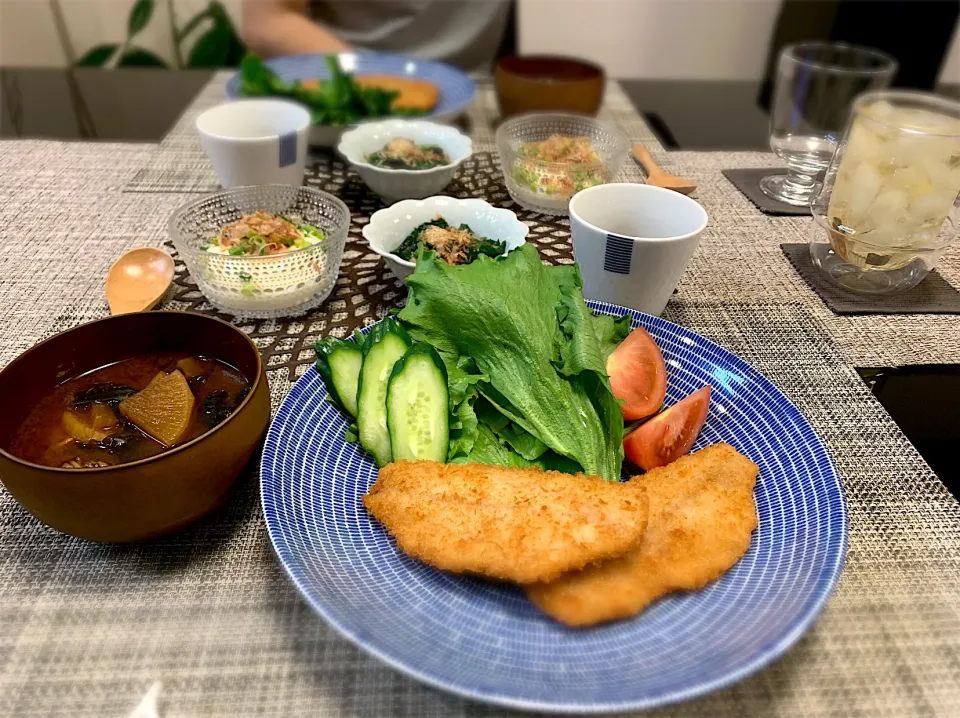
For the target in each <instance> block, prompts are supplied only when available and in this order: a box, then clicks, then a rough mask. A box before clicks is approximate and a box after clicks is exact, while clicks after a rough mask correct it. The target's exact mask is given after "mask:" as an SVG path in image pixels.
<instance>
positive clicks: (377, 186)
mask: <svg viewBox="0 0 960 718" xmlns="http://www.w3.org/2000/svg"><path fill="white" fill-rule="evenodd" d="M398 137H403V138H405V139H408V140H410V141H411V142H413V143H414V144H417V145H436V146H437V147H440V148H442V149H443V151H444V152H446V153H447V155H449V157H450V160H451V162H450V164H448V165H441V166H439V167H432V168H431V169H428V170H407V169H390V168H387V167H376V166H374V165H372V164H370V163H369V162H368V161H367V156H368V155H369V154H370V153H371V152H376V151H377V150H380V149H383V146H384V145H386V144H387V143H389V142H391V141H393V140H395V139H397V138H398ZM337 149H338V150H339V151H340V154H342V155H343V156H344V157H345V158H346V160H347V161H348V162H349V163H350V164H351V165H352V166H353V168H354V169H355V170H356V171H357V174H359V175H360V177H361V179H363V181H364V182H366V183H367V186H368V187H369V188H370V189H372V190H373V191H374V192H376V193H377V194H378V195H380V197H382V198H383V199H384V200H386V201H388V202H396V201H397V200H401V199H423V198H424V197H430V196H431V195H435V194H437V192H440V191H441V190H442V189H443V188H444V187H446V186H447V185H448V184H450V180H452V179H453V176H454V175H455V174H456V173H457V169H458V168H459V167H460V164H461V163H462V162H463V161H464V160H466V159H468V158H469V157H470V155H471V154H473V143H472V142H471V141H470V138H469V137H467V136H466V135H465V134H463V133H462V132H460V131H459V130H458V129H457V128H455V127H450V126H448V125H440V124H437V123H436V122H427V121H426V120H383V121H381V122H367V123H365V124H362V125H360V126H358V127H356V128H354V129H352V130H349V131H348V132H344V133H343V136H342V137H341V138H340V144H339V145H338V147H337Z"/></svg>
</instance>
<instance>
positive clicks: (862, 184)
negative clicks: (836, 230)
mask: <svg viewBox="0 0 960 718" xmlns="http://www.w3.org/2000/svg"><path fill="white" fill-rule="evenodd" d="M880 180H881V177H880V173H879V172H878V171H877V169H876V168H875V167H874V166H872V165H871V164H870V163H868V162H861V163H860V164H859V165H858V166H857V168H856V169H855V170H854V172H853V174H852V175H851V177H850V182H849V184H848V186H846V187H844V188H843V190H845V191H844V192H843V194H845V195H846V196H847V205H848V206H849V208H850V212H849V216H844V217H843V220H844V223H845V224H847V225H848V226H851V227H853V228H854V229H857V228H858V227H857V225H858V224H859V223H860V222H862V220H863V218H864V215H865V214H866V212H867V210H868V209H869V208H870V205H871V204H872V203H873V200H874V199H875V198H876V196H877V192H879V191H880ZM838 189H839V188H838Z"/></svg>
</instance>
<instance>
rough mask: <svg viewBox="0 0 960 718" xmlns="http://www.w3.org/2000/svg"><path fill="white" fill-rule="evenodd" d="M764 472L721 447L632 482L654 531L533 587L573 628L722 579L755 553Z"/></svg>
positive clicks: (533, 595)
mask: <svg viewBox="0 0 960 718" xmlns="http://www.w3.org/2000/svg"><path fill="white" fill-rule="evenodd" d="M757 472H758V468H757V465H756V464H754V463H753V462H752V461H750V459H748V458H747V457H745V456H743V455H742V454H740V453H738V452H737V450H736V449H734V448H733V447H732V446H730V445H729V444H714V445H712V446H708V447H707V448H705V449H702V450H700V451H698V452H696V453H694V454H689V455H687V456H684V457H682V458H680V459H677V460H676V461H674V462H673V463H672V464H668V465H667V466H663V467H660V468H657V469H653V470H651V471H648V472H647V473H646V474H644V475H643V476H638V477H636V478H634V479H632V480H631V481H630V482H629V483H631V484H632V483H640V484H642V485H643V486H645V487H646V489H647V496H648V498H649V501H650V508H649V514H650V515H649V520H648V522H647V530H646V533H645V535H644V537H643V540H642V541H641V542H640V544H639V546H638V547H637V548H635V549H633V550H632V551H630V552H629V553H627V554H625V555H624V556H621V557H620V558H615V559H612V560H609V561H604V562H603V563H600V564H597V565H594V566H590V567H588V568H585V569H583V570H582V571H573V572H571V573H568V574H565V575H564V576H561V577H560V578H559V579H557V580H556V581H553V582H550V583H537V584H535V585H532V586H527V587H526V589H527V595H528V596H529V597H530V599H531V600H532V601H533V602H534V604H535V605H536V606H537V607H538V608H540V609H541V610H542V611H544V612H545V613H547V614H549V615H550V616H552V617H553V618H555V619H557V620H558V621H560V622H562V623H565V624H567V625H569V626H591V625H593V624H596V623H602V622H604V621H612V620H615V619H618V618H627V617H629V616H634V615H636V614H638V613H640V611H642V610H643V609H644V608H646V607H647V605H649V604H650V603H651V602H652V601H654V600H655V599H657V598H659V597H660V596H663V595H666V594H668V593H672V592H674V591H681V590H684V591H693V590H695V589H698V588H701V587H702V586H705V585H706V584H708V583H710V582H711V581H714V580H715V579H718V578H720V576H722V575H723V574H724V573H725V572H726V571H727V570H728V569H729V568H730V567H731V566H733V565H734V564H735V563H736V562H737V561H739V560H740V558H741V557H742V556H743V555H744V554H745V553H746V552H747V549H748V548H750V541H751V535H752V533H753V530H754V529H755V528H756V527H757V511H756V506H755V504H754V498H753V487H754V484H755V483H756V479H757Z"/></svg>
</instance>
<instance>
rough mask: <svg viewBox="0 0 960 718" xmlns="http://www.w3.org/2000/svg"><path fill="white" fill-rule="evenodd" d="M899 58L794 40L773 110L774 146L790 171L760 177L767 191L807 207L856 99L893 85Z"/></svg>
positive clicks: (783, 60)
mask: <svg viewBox="0 0 960 718" xmlns="http://www.w3.org/2000/svg"><path fill="white" fill-rule="evenodd" d="M896 70H897V62H896V60H894V59H893V58H892V57H890V56H889V55H885V54H883V53H882V52H879V51H877V50H871V49H869V48H865V47H857V46H854V45H842V44H837V43H828V42H804V43H800V44H798V45H789V46H787V47H785V48H784V49H783V51H782V52H781V53H780V62H779V66H778V70H777V80H776V86H775V90H774V97H773V109H772V110H771V112H770V147H771V149H773V151H774V152H775V153H776V154H777V156H778V157H780V158H781V159H782V160H784V161H785V162H786V163H787V174H785V175H784V174H777V175H770V176H767V177H764V178H763V179H761V180H760V189H761V190H763V192H764V194H766V195H769V196H770V197H773V198H774V199H776V200H779V201H780V202H785V203H787V204H791V205H796V206H800V207H805V206H807V205H808V204H809V203H810V199H811V197H812V196H813V194H814V192H815V190H816V182H817V175H818V174H819V173H820V172H822V171H823V170H824V169H826V167H827V165H828V164H829V163H830V158H831V157H832V156H833V151H834V150H835V149H836V146H837V137H838V136H839V135H840V132H841V130H843V127H844V125H845V124H846V121H847V115H848V113H849V111H850V104H851V103H852V102H853V100H854V98H855V97H856V96H857V95H859V94H861V93H862V92H865V91H867V90H877V89H882V88H884V87H887V86H889V84H890V81H891V80H892V79H893V75H894V73H895V72H896Z"/></svg>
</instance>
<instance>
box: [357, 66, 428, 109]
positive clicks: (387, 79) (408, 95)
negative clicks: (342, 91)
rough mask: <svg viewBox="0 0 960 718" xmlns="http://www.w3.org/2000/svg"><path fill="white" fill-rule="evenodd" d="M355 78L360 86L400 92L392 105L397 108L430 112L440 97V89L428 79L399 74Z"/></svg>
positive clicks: (358, 76)
mask: <svg viewBox="0 0 960 718" xmlns="http://www.w3.org/2000/svg"><path fill="white" fill-rule="evenodd" d="M354 80H355V81H356V83H357V84H358V85H359V86H360V87H379V88H380V89H381V90H387V91H393V92H399V93H400V94H399V95H397V97H396V99H395V100H394V101H393V105H391V107H393V109H395V110H420V111H422V112H429V111H430V110H432V109H433V108H434V107H436V106H437V100H439V99H440V89H439V88H438V87H437V86H436V85H434V84H433V83H432V82H428V81H427V80H418V79H416V78H413V77H400V76H399V75H357V76H356V77H355V78H354Z"/></svg>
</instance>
